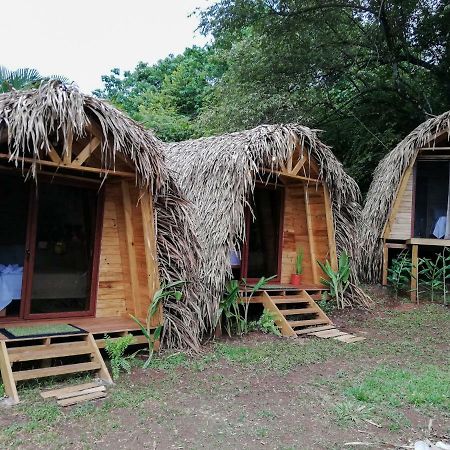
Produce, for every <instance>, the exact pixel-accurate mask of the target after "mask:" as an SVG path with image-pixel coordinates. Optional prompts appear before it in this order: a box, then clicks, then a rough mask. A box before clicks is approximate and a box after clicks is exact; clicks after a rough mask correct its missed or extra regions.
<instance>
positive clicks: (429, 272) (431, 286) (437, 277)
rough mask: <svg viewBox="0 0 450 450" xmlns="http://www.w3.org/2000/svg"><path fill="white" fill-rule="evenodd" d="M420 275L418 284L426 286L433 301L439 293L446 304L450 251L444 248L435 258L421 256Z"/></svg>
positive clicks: (449, 272) (449, 276)
mask: <svg viewBox="0 0 450 450" xmlns="http://www.w3.org/2000/svg"><path fill="white" fill-rule="evenodd" d="M418 276H419V277H418V285H419V284H420V286H424V287H425V288H426V290H427V291H428V292H429V293H430V296H431V301H435V299H436V295H437V294H439V295H440V296H442V298H443V301H444V304H445V305H446V304H447V295H448V290H447V283H448V280H449V279H450V251H449V250H448V249H447V248H444V249H443V251H442V252H441V253H439V254H438V255H437V257H436V258H435V259H430V258H420V259H419V271H418ZM418 290H419V287H418Z"/></svg>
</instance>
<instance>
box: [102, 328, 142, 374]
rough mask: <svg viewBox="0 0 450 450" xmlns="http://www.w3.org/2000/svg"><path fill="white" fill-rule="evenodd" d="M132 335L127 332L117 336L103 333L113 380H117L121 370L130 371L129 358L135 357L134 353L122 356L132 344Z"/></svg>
mask: <svg viewBox="0 0 450 450" xmlns="http://www.w3.org/2000/svg"><path fill="white" fill-rule="evenodd" d="M133 342H134V336H133V335H131V334H128V335H126V336H120V337H118V338H111V337H109V336H108V335H107V334H105V351H106V353H107V354H108V356H109V358H110V361H111V371H112V377H113V379H114V380H117V379H118V378H119V376H120V372H121V371H125V372H127V373H130V371H131V364H130V360H131V359H133V358H134V357H135V354H133V355H130V356H124V355H125V352H126V350H127V348H128V347H129V346H130V345H131V344H133Z"/></svg>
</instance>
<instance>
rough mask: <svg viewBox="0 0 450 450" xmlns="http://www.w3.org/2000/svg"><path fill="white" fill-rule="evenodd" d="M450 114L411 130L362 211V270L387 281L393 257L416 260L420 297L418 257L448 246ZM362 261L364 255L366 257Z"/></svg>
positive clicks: (389, 158) (392, 154)
mask: <svg viewBox="0 0 450 450" xmlns="http://www.w3.org/2000/svg"><path fill="white" fill-rule="evenodd" d="M449 128H450V113H449V112H447V113H444V114H442V115H441V116H438V117H436V118H432V119H430V120H428V121H426V122H425V123H423V124H421V125H420V126H419V127H417V128H416V129H415V130H414V131H412V132H411V133H410V134H409V135H408V136H407V137H406V138H405V139H404V140H403V141H402V142H400V143H399V144H398V145H397V146H396V147H395V148H394V150H392V151H391V152H390V153H389V154H388V155H387V156H386V157H385V158H384V159H383V160H382V161H381V162H380V164H379V166H378V168H377V169H376V171H375V174H374V179H373V182H372V184H371V187H370V189H369V193H368V195H367V201H366V204H365V207H364V210H363V221H362V224H363V229H362V230H361V236H362V238H361V239H362V241H361V246H362V249H363V251H364V249H367V251H366V258H365V263H363V265H362V271H363V272H365V273H366V274H367V275H366V277H367V278H368V281H378V282H379V281H381V282H382V284H383V285H387V278H388V268H389V266H390V262H391V260H392V258H393V257H395V256H396V255H398V254H399V252H402V251H407V252H408V253H409V254H410V255H411V258H412V264H413V274H412V275H413V276H412V278H411V298H412V300H415V299H416V283H417V279H418V272H417V270H418V258H419V256H429V255H431V254H432V253H433V252H439V251H441V250H442V249H443V248H445V247H449V246H450V189H449V186H450V176H449V174H450V136H449ZM363 261H364V259H363Z"/></svg>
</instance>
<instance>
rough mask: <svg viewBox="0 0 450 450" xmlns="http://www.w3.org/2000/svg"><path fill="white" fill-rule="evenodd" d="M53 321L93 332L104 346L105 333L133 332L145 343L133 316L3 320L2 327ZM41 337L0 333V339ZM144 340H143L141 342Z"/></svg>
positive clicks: (98, 342)
mask: <svg viewBox="0 0 450 450" xmlns="http://www.w3.org/2000/svg"><path fill="white" fill-rule="evenodd" d="M52 323H55V324H56V323H68V324H71V325H74V326H76V327H79V328H82V329H83V330H86V331H87V332H88V333H91V334H92V335H93V336H94V338H95V340H96V341H97V345H98V346H99V347H100V348H102V347H104V343H103V338H104V335H105V334H108V335H110V336H111V337H117V336H119V335H123V334H127V333H132V334H136V335H137V336H136V341H137V342H136V343H143V342H144V340H143V339H141V338H142V336H141V329H140V328H139V325H138V324H137V323H136V322H135V321H134V320H132V319H131V318H126V317H124V318H121V317H111V318H107V317H105V318H95V317H88V318H86V317H83V318H74V317H72V318H68V319H51V320H50V319H47V320H9V321H7V320H1V321H0V328H5V327H7V326H14V327H20V326H39V325H49V324H52ZM36 339H39V338H35V337H34V338H30V337H28V338H20V339H9V338H8V337H6V336H5V335H3V334H2V333H0V341H10V340H12V341H23V340H36ZM141 341H142V342H141Z"/></svg>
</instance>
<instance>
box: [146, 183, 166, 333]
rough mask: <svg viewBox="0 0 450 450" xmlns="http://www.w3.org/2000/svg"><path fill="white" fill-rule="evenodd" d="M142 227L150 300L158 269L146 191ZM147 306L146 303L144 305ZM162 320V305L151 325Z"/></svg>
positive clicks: (151, 218)
mask: <svg viewBox="0 0 450 450" xmlns="http://www.w3.org/2000/svg"><path fill="white" fill-rule="evenodd" d="M141 214H142V227H143V231H144V251H145V263H146V266H147V283H148V291H149V298H150V301H151V299H152V298H153V295H154V294H155V292H156V291H157V290H158V289H159V270H158V258H157V251H156V232H155V223H154V217H153V205H152V199H151V197H150V195H149V193H148V192H147V191H145V192H141ZM146 306H147V305H146ZM161 321H162V307H161V306H160V308H159V311H158V314H157V315H155V317H153V318H152V321H151V323H150V325H151V326H157V325H159V324H160V323H161Z"/></svg>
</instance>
